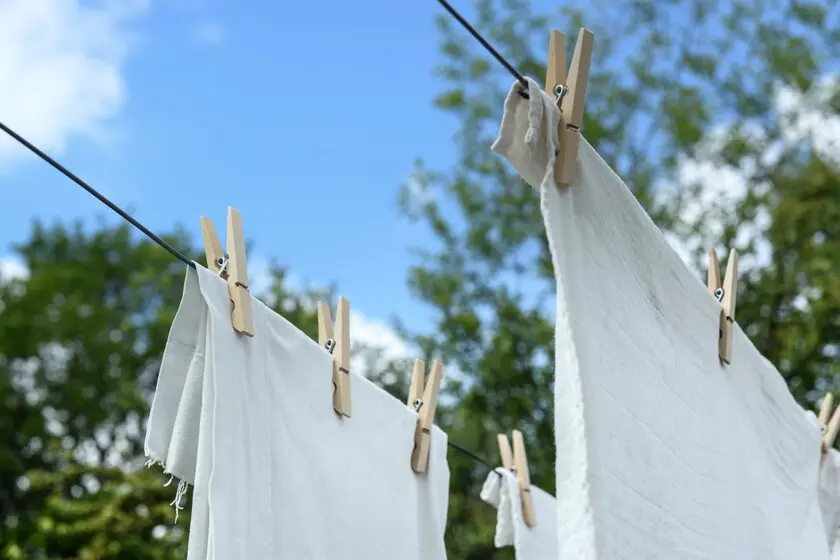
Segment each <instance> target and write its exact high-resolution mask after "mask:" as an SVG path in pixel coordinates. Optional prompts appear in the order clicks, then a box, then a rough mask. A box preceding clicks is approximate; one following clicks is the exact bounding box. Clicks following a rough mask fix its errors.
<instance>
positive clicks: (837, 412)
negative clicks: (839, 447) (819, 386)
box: [818, 393, 840, 456]
mask: <svg viewBox="0 0 840 560" xmlns="http://www.w3.org/2000/svg"><path fill="white" fill-rule="evenodd" d="M833 406H834V396H833V395H832V394H831V393H826V394H825V397H824V398H823V402H822V406H820V415H819V416H818V420H819V423H820V426H821V427H822V429H823V438H822V443H821V445H820V451H822V455H823V456H824V455H825V454H826V453H828V451H829V450H830V449H831V448H832V447H834V440H835V439H837V432H838V431H840V406H838V407H837V408H836V409H834V413H833V414H832V407H833ZM829 418H830V419H829Z"/></svg>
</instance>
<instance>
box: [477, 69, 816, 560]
mask: <svg viewBox="0 0 840 560" xmlns="http://www.w3.org/2000/svg"><path fill="white" fill-rule="evenodd" d="M518 87H519V85H518V84H516V85H514V87H513V88H512V90H511V93H510V94H509V95H508V98H507V100H506V102H505V114H504V117H503V120H502V124H501V132H500V137H499V139H498V141H497V142H496V144H495V145H494V148H493V149H494V150H496V151H498V152H499V153H501V154H502V155H503V156H505V157H506V158H507V159H508V160H509V161H510V163H512V164H513V165H514V167H516V168H517V170H519V172H520V173H521V174H522V176H523V177H524V178H525V179H526V180H527V181H528V182H529V183H530V184H531V185H532V186H533V187H534V188H535V189H537V190H538V191H539V193H540V198H541V207H542V213H543V218H544V222H545V227H546V232H547V236H548V241H549V246H550V249H551V254H552V261H553V265H554V272H555V279H556V288H557V309H556V332H555V363H556V377H555V399H556V400H555V434H556V451H557V462H556V474H557V495H558V496H560V497H561V499H559V500H558V507H557V510H558V513H557V518H558V551H559V558H561V559H568V560H613V559H624V558H668V559H669V560H682V559H685V560H689V559H697V560H700V559H710V558H714V559H718V558H762V559H763V560H801V559H803V558H808V559H817V560H818V559H821V558H823V559H824V558H827V557H828V546H827V543H826V539H825V533H824V529H823V522H822V519H821V513H820V507H819V503H818V498H817V491H816V488H817V484H818V469H819V446H820V433H819V430H818V429H816V428H815V426H813V425H812V424H811V423H810V422H808V421H807V419H806V418H805V417H804V415H803V414H802V409H801V408H800V407H799V405H798V404H797V403H796V402H795V400H794V399H793V397H792V395H791V394H790V392H789V391H788V389H787V387H786V385H785V382H784V380H783V379H782V377H781V376H780V375H779V374H778V372H777V371H776V369H775V368H774V367H773V365H772V364H770V363H769V362H768V361H767V360H766V359H765V358H763V357H762V356H761V355H760V354H759V353H758V351H757V350H756V349H755V347H754V346H753V345H752V343H751V342H750V341H749V339H748V338H747V337H746V335H745V334H744V333H743V332H742V331H741V330H740V328H739V327H738V326H737V325H736V326H735V328H734V356H733V359H732V364H731V365H729V366H722V365H721V363H720V362H719V360H718V347H717V343H718V322H719V315H720V304H719V303H718V302H717V301H716V300H715V298H714V297H712V296H711V295H710V294H709V293H708V291H707V289H706V287H705V286H704V285H703V284H702V283H701V282H700V280H699V279H698V278H697V277H695V275H694V274H692V273H691V272H690V271H689V270H688V269H687V268H686V266H685V265H684V264H683V262H682V261H681V260H680V259H679V257H678V256H677V255H676V253H675V252H674V251H673V250H672V249H671V248H670V247H669V246H668V244H667V242H666V241H665V239H664V237H663V235H662V233H661V232H660V231H659V229H658V228H657V227H656V225H655V224H654V223H653V222H652V221H651V219H650V218H649V217H648V216H647V214H646V213H645V212H644V210H643V209H642V208H641V206H640V205H639V204H638V202H637V201H636V200H635V198H634V197H633V195H632V193H631V192H630V190H629V189H628V188H627V186H626V185H625V184H624V183H623V182H622V181H621V179H620V178H619V177H618V176H617V175H616V174H615V173H614V172H613V171H612V170H611V169H610V168H609V166H608V165H607V164H606V163H605V162H604V161H603V160H602V159H601V157H600V156H599V155H598V153H597V152H596V151H595V150H594V149H593V148H592V146H590V145H589V144H588V143H587V142H586V141H585V140H583V139H582V140H581V144H580V151H579V155H578V160H577V166H578V168H577V173H576V175H577V180H576V182H575V184H573V185H572V186H570V187H567V188H558V187H557V186H556V185H555V181H554V176H553V158H554V153H555V146H554V142H555V137H556V132H555V131H556V129H557V123H558V120H559V111H558V110H557V108H556V107H555V105H554V100H553V99H551V98H549V97H548V96H546V95H545V94H544V93H543V92H542V91H541V90H540V88H539V86H538V85H537V84H536V83H534V82H531V83H530V87H529V92H528V93H529V94H530V100H525V99H523V98H522V97H521V96H519V95H518V93H517V91H516V90H517V88H518ZM538 169H542V172H541V173H538V171H537V170H538Z"/></svg>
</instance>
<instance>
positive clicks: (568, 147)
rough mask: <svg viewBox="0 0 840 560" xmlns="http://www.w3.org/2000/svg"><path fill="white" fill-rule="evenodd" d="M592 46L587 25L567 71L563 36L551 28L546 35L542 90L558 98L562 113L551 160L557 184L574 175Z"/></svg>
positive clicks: (558, 105)
mask: <svg viewBox="0 0 840 560" xmlns="http://www.w3.org/2000/svg"><path fill="white" fill-rule="evenodd" d="M594 46H595V35H593V33H592V32H591V31H589V30H588V29H581V30H580V32H579V33H578V39H577V43H575V52H574V54H573V55H572V63H571V65H570V66H569V72H568V74H567V73H566V37H565V35H563V34H562V33H561V32H559V31H557V30H552V31H551V36H550V38H549V44H548V67H547V69H546V76H545V92H546V93H547V94H548V95H551V96H554V97H555V98H556V99H557V108H558V109H560V115H561V118H560V126H559V128H558V130H557V144H558V151H557V156H556V158H555V160H554V179H555V182H556V183H557V186H558V187H560V186H568V185H571V184H572V183H573V182H574V181H575V178H576V176H577V155H578V147H579V145H580V129H581V126H583V110H584V106H585V105H586V86H587V84H588V82H589V67H590V65H591V64H592V50H593V47H594Z"/></svg>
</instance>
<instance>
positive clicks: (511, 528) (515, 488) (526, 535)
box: [481, 467, 557, 560]
mask: <svg viewBox="0 0 840 560" xmlns="http://www.w3.org/2000/svg"><path fill="white" fill-rule="evenodd" d="M481 499H482V500H484V501H485V502H486V503H488V504H490V505H491V506H493V507H495V508H496V510H497V513H496V537H495V539H494V543H493V544H494V545H495V546H496V548H502V547H506V546H513V548H514V552H515V554H516V560H543V559H547V558H551V559H554V558H557V503H556V501H555V499H554V496H552V495H551V494H548V493H547V492H545V491H544V490H541V489H540V488H537V487H536V486H533V485H531V502H532V504H533V506H534V517H535V518H536V525H534V526H533V527H528V526H527V525H526V524H525V518H524V517H523V515H522V499H521V497H520V493H519V484H518V483H517V481H516V476H515V475H514V474H513V473H512V472H511V471H508V470H505V469H503V468H501V467H499V468H497V469H496V470H494V471H493V472H491V473H490V474H488V475H487V480H485V481H484V486H482V488H481Z"/></svg>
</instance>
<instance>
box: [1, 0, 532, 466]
mask: <svg viewBox="0 0 840 560" xmlns="http://www.w3.org/2000/svg"><path fill="white" fill-rule="evenodd" d="M438 2H439V3H440V5H441V6H443V7H444V9H446V11H447V12H449V14H450V15H451V16H452V17H453V18H455V19H456V20H457V21H458V23H460V24H461V25H462V26H463V27H464V29H466V30H467V31H468V32H469V33H470V35H472V36H473V37H474V38H475V39H476V40H477V41H478V42H479V43H481V45H482V46H483V47H484V48H485V49H487V52H489V53H490V54H491V55H492V56H493V58H495V59H496V60H497V61H498V62H499V63H500V64H501V65H502V66H504V67H505V68H506V69H507V71H508V72H510V73H511V74H513V76H514V77H515V78H516V79H517V81H519V83H520V84H522V87H523V88H525V90H524V91H522V90H520V91H519V95H521V96H522V97H524V98H525V99H528V93H527V91H528V82H527V81H526V80H525V77H524V76H522V74H520V73H519V72H518V71H517V70H516V68H514V67H513V66H512V65H511V64H510V63H509V62H508V61H507V60H505V58H504V57H503V56H502V55H501V54H499V53H498V51H496V49H494V48H493V46H492V45H491V44H490V43H488V42H487V40H485V39H484V37H482V36H481V34H480V33H479V32H478V31H476V30H475V29H474V28H473V26H472V25H470V24H469V22H467V20H465V19H464V18H463V17H462V16H461V14H459V13H458V12H457V11H456V10H455V8H453V7H452V6H451V5H450V4H449V2H447V1H446V0H438ZM0 129H2V130H3V132H5V133H6V134H8V135H9V136H11V137H12V138H14V139H15V140H17V141H18V142H19V143H21V144H23V145H24V146H25V147H26V148H28V149H29V151H31V152H32V153H34V154H35V155H37V156H38V157H40V158H41V159H42V160H44V161H45V162H47V163H48V164H50V165H51V166H52V167H53V168H55V169H56V170H57V171H59V172H60V173H61V174H62V175H64V176H65V177H67V178H68V179H70V180H71V181H73V182H74V183H76V184H77V185H79V186H80V187H82V188H83V189H84V190H86V191H87V192H89V193H90V194H91V195H93V196H94V197H95V198H96V199H97V200H99V202H101V203H102V204H104V205H105V206H107V207H108V208H110V209H111V210H113V211H114V212H116V213H117V214H118V215H119V216H120V217H121V218H122V219H124V220H125V221H127V222H128V223H130V224H131V225H133V226H134V227H136V228H137V229H138V230H140V231H141V232H143V233H144V234H145V235H146V236H147V237H148V238H149V239H151V240H152V241H154V242H155V243H157V244H158V245H160V246H161V247H163V248H164V249H166V250H167V251H169V253H170V254H171V255H172V256H174V257H175V258H176V259H178V260H179V261H181V262H182V263H184V264H186V265H187V266H189V267H190V268H195V263H194V262H193V261H191V260H190V259H189V258H188V257H187V256H186V255H184V254H183V253H182V252H180V251H179V250H178V249H176V248H175V247H173V246H172V245H170V244H169V243H167V242H166V241H164V240H163V239H161V238H160V237H158V236H157V235H155V234H154V232H152V231H151V230H150V229H149V228H147V227H146V226H144V225H143V224H141V223H140V222H138V221H137V220H135V219H134V218H132V217H131V216H130V215H129V214H128V213H127V212H126V211H125V210H123V209H122V208H120V207H119V206H117V205H116V204H114V203H113V202H111V201H110V200H109V199H108V198H107V197H106V196H105V195H103V194H102V193H100V192H99V191H97V190H96V189H94V188H93V187H91V186H90V185H89V184H87V183H86V182H85V181H83V180H82V179H80V178H79V177H78V176H77V175H76V174H75V173H73V172H72V171H70V170H69V169H67V168H66V167H64V166H63V165H61V164H60V163H58V162H57V161H56V160H54V159H53V158H52V157H50V156H49V155H48V154H47V153H46V152H44V151H43V150H41V149H40V148H38V147H37V146H36V145H34V144H33V143H31V142H30V141H29V140H27V139H26V138H24V137H23V136H21V135H20V134H18V133H17V132H15V131H14V130H12V129H11V128H9V127H8V126H6V125H5V124H4V123H3V122H0ZM447 444H448V445H449V446H450V447H452V448H453V449H457V450H458V451H460V452H461V453H463V454H464V455H466V456H468V457H470V458H472V459H473V460H474V461H476V462H477V463H481V464H482V465H484V466H485V467H487V469H488V471H489V472H496V467H494V466H493V465H491V464H490V462H489V461H487V460H485V459H483V458H481V457H480V456H479V455H476V454H475V453H473V452H472V451H470V450H469V449H467V448H466V447H462V446H460V445H458V444H457V443H453V442H451V441H448V440H447ZM489 472H488V474H489Z"/></svg>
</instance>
